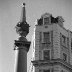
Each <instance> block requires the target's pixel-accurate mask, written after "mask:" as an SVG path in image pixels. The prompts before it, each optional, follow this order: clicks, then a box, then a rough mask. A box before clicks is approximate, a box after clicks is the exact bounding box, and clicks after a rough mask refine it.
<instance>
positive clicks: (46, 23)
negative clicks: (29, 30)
mask: <svg viewBox="0 0 72 72" xmlns="http://www.w3.org/2000/svg"><path fill="white" fill-rule="evenodd" d="M45 19H46V20H45ZM49 23H50V19H49V17H44V25H48V24H49Z"/></svg>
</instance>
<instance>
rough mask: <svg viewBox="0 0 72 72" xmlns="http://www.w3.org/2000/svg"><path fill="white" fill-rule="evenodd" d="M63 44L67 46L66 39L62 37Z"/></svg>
mask: <svg viewBox="0 0 72 72" xmlns="http://www.w3.org/2000/svg"><path fill="white" fill-rule="evenodd" d="M62 43H64V44H66V37H65V36H64V35H62Z"/></svg>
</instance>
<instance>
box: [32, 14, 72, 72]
mask: <svg viewBox="0 0 72 72" xmlns="http://www.w3.org/2000/svg"><path fill="white" fill-rule="evenodd" d="M63 22H64V19H63V18H62V17H61V16H57V17H56V18H54V17H53V16H52V14H49V13H45V14H43V15H42V16H41V18H40V19H38V20H37V25H36V28H35V35H34V36H35V39H34V42H33V44H34V46H33V49H34V50H35V52H34V54H33V55H34V57H33V61H32V63H33V66H34V69H35V70H34V72H72V32H71V31H70V30H67V29H65V28H64V26H63Z"/></svg>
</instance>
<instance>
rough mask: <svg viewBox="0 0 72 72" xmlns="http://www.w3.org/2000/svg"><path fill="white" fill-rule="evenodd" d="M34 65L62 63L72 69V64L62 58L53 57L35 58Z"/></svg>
mask: <svg viewBox="0 0 72 72" xmlns="http://www.w3.org/2000/svg"><path fill="white" fill-rule="evenodd" d="M32 63H33V65H34V66H43V65H49V66H54V65H61V66H63V67H65V68H67V69H69V70H71V71H72V65H70V64H69V63H67V62H65V61H63V60H62V59H51V60H35V61H32Z"/></svg>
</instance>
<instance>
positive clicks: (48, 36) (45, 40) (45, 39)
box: [44, 32, 50, 43]
mask: <svg viewBox="0 0 72 72" xmlns="http://www.w3.org/2000/svg"><path fill="white" fill-rule="evenodd" d="M49 41H50V34H49V32H44V42H45V43H48V42H49Z"/></svg>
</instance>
